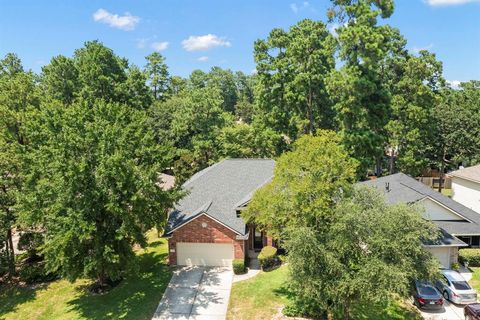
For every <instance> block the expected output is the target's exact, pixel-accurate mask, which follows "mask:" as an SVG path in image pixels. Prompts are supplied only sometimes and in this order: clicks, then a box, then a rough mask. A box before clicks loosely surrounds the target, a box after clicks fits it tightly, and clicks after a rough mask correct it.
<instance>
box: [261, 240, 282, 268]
mask: <svg viewBox="0 0 480 320" xmlns="http://www.w3.org/2000/svg"><path fill="white" fill-rule="evenodd" d="M258 262H260V266H261V267H262V270H271V269H272V268H274V267H276V266H277V265H278V264H279V263H280V259H279V258H278V256H277V248H275V247H272V246H265V247H263V248H262V251H260V253H259V254H258Z"/></svg>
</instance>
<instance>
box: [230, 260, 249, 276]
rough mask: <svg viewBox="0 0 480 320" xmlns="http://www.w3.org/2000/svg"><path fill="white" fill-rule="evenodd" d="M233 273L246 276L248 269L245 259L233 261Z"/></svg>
mask: <svg viewBox="0 0 480 320" xmlns="http://www.w3.org/2000/svg"><path fill="white" fill-rule="evenodd" d="M232 267H233V273H235V274H244V273H245V272H246V271H247V269H246V268H245V260H244V259H234V260H233V261H232Z"/></svg>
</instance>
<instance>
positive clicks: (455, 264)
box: [452, 262, 460, 271]
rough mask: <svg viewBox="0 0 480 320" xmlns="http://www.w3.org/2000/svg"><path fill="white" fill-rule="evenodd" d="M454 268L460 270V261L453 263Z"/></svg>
mask: <svg viewBox="0 0 480 320" xmlns="http://www.w3.org/2000/svg"><path fill="white" fill-rule="evenodd" d="M452 270H456V271H458V270H460V264H459V263H458V262H454V263H452Z"/></svg>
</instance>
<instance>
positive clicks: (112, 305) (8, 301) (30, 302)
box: [0, 233, 172, 320]
mask: <svg viewBox="0 0 480 320" xmlns="http://www.w3.org/2000/svg"><path fill="white" fill-rule="evenodd" d="M149 239H150V242H149V245H148V247H147V248H146V250H139V251H138V252H137V259H138V263H139V272H138V274H136V275H132V276H130V277H127V278H126V279H125V280H124V281H122V282H121V283H120V284H119V285H118V286H117V287H115V288H114V289H113V290H112V291H110V292H109V293H107V294H104V295H93V294H90V293H88V292H87V287H88V285H89V284H90V282H89V281H88V280H78V281H76V282H75V283H70V282H68V281H66V280H58V281H54V282H51V283H48V284H44V285H41V286H38V287H36V288H2V287H0V301H1V303H0V319H2V320H3V319H5V320H8V319H32V320H34V319H48V320H54V319H62V320H63V319H151V318H152V316H153V313H154V312H155V309H156V307H157V305H158V302H159V301H160V299H161V298H162V295H163V292H164V291H165V288H166V286H167V284H168V282H169V281H170V278H171V275H172V273H171V270H170V268H169V267H167V266H166V265H165V259H166V257H167V244H166V240H165V239H158V238H156V236H154V234H153V233H150V234H149Z"/></svg>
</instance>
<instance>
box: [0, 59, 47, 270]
mask: <svg viewBox="0 0 480 320" xmlns="http://www.w3.org/2000/svg"><path fill="white" fill-rule="evenodd" d="M38 102H39V98H38V92H37V88H36V85H35V79H34V75H33V74H32V73H31V72H25V71H24V70H23V67H22V63H21V61H20V59H19V58H18V57H17V56H16V55H14V54H11V53H10V54H7V55H6V56H5V58H4V59H2V60H0V251H4V252H3V254H2V252H0V256H4V257H5V260H6V261H7V263H8V269H9V273H10V275H12V274H15V248H14V246H13V241H12V229H13V227H14V226H15V225H16V224H17V221H16V219H17V214H16V212H15V209H14V206H15V204H16V198H17V193H18V192H19V190H20V188H21V173H22V168H21V163H20V157H21V154H22V152H23V148H24V147H25V145H26V142H27V139H26V137H25V134H24V120H25V116H26V114H27V113H28V112H29V110H30V109H34V108H35V107H36V106H37V105H38ZM0 259H2V257H0Z"/></svg>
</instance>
